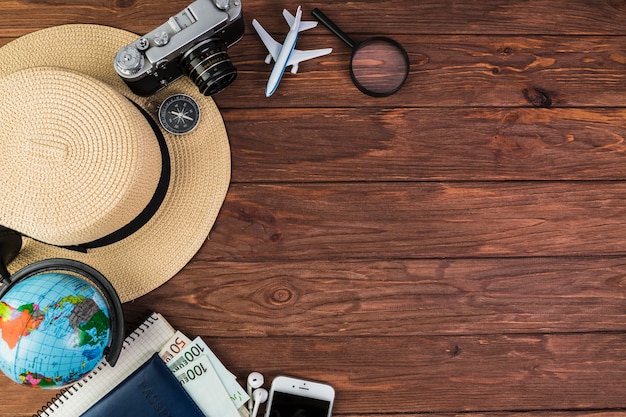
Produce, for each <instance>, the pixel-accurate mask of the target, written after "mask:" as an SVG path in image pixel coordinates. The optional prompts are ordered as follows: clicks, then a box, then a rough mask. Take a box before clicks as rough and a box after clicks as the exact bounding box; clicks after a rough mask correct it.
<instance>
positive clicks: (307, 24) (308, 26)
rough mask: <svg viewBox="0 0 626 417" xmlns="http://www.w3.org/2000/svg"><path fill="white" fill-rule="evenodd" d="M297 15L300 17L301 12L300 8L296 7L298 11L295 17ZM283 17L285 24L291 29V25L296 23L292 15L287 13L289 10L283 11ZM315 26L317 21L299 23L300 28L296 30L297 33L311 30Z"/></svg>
mask: <svg viewBox="0 0 626 417" xmlns="http://www.w3.org/2000/svg"><path fill="white" fill-rule="evenodd" d="M298 14H299V15H300V16H302V10H301V9H300V6H298V11H297V12H296V15H298ZM283 17H284V18H285V20H286V21H287V24H289V27H293V25H294V24H295V23H296V18H295V17H294V15H292V14H291V13H289V10H287V9H284V10H283ZM315 26H317V21H300V27H299V28H298V32H302V31H305V30H309V29H313V28H314V27H315Z"/></svg>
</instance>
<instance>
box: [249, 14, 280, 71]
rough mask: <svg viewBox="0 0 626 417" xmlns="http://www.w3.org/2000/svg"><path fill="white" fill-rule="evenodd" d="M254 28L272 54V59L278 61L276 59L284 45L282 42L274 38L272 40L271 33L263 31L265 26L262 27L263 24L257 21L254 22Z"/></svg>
mask: <svg viewBox="0 0 626 417" xmlns="http://www.w3.org/2000/svg"><path fill="white" fill-rule="evenodd" d="M252 26H253V27H254V29H255V30H256V32H257V33H258V34H259V37H260V38H261V40H262V41H263V43H264V44H265V47H266V48H267V51H268V52H269V53H270V55H271V56H272V58H274V61H276V58H277V57H278V54H279V53H280V50H281V48H282V47H283V45H282V44H281V43H280V42H276V41H275V40H274V38H272V36H271V35H270V34H269V33H267V31H266V30H265V29H263V26H261V24H260V23H259V22H258V21H257V20H256V19H254V20H252ZM267 62H269V61H267Z"/></svg>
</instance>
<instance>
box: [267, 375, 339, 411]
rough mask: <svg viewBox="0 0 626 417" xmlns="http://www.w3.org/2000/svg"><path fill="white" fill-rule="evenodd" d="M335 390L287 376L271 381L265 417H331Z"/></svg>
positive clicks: (326, 385) (317, 383)
mask: <svg viewBox="0 0 626 417" xmlns="http://www.w3.org/2000/svg"><path fill="white" fill-rule="evenodd" d="M334 400H335V390H334V389H333V387H331V386H330V385H328V384H323V383H320V382H314V381H307V380H305V379H299V378H293V377H289V376H277V377H276V378H274V380H273V381H272V386H271V387H270V392H269V397H268V400H267V405H266V408H265V417H331V414H332V408H333V402H334Z"/></svg>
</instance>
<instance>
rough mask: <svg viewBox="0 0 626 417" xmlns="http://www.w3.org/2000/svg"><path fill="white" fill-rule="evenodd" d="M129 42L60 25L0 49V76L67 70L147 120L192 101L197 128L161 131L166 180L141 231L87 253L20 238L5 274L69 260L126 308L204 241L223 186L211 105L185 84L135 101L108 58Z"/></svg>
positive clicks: (226, 174)
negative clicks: (171, 104) (185, 98)
mask: <svg viewBox="0 0 626 417" xmlns="http://www.w3.org/2000/svg"><path fill="white" fill-rule="evenodd" d="M135 39H137V35H136V34H133V33H130V32H127V31H124V30H120V29H115V28H111V27H107V26H99V25H64V26H56V27H52V28H48V29H43V30H40V31H37V32H33V33H30V34H28V35H25V36H22V37H20V38H18V39H16V40H14V41H12V42H10V43H8V44H7V45H5V46H3V47H1V48H0V62H2V65H1V66H0V77H2V76H4V75H7V74H10V73H12V72H15V71H18V70H21V69H25V68H31V67H39V66H49V67H58V68H67V69H70V70H73V71H77V72H80V73H83V74H85V75H88V76H90V77H93V78H96V79H98V80H100V81H102V82H104V83H106V84H108V85H110V86H112V87H114V88H115V89H116V90H118V91H119V92H120V93H121V94H123V95H125V96H126V97H128V98H130V99H131V100H133V101H134V102H135V103H137V104H138V105H140V106H141V107H143V108H144V109H146V110H148V112H149V113H151V114H152V115H153V116H155V110H156V108H158V105H159V104H160V103H161V102H163V100H165V99H166V98H167V97H169V96H171V95H173V94H178V93H182V94H187V95H189V96H192V97H193V98H195V100H196V101H197V102H198V104H199V106H200V112H201V116H200V122H199V124H198V126H197V127H196V128H195V129H194V130H193V131H192V132H190V133H188V134H186V135H184V136H175V135H172V134H170V133H168V132H167V131H165V130H163V129H162V132H163V136H164V137H165V140H166V142H167V147H168V150H169V153H170V158H171V164H172V172H171V181H170V185H169V189H168V191H167V194H166V196H165V199H164V201H163V203H162V204H161V207H160V208H159V210H158V211H157V212H156V214H155V215H154V216H153V217H152V218H151V219H150V220H149V221H148V222H147V223H146V224H145V225H144V226H143V227H142V228H141V229H140V230H138V231H137V232H135V233H134V234H132V235H131V236H129V237H127V238H125V239H123V240H120V241H118V242H116V243H113V244H110V245H107V246H103V247H100V248H95V249H90V250H89V251H88V252H87V253H80V252H75V251H72V250H68V249H63V248H59V247H56V246H52V245H48V244H45V243H41V242H38V241H35V240H32V239H28V238H25V239H24V242H23V247H22V250H21V251H20V253H19V255H18V257H17V258H16V259H15V260H14V261H13V262H11V264H10V265H9V266H8V269H9V271H10V272H11V273H13V272H15V271H16V270H18V269H20V268H22V267H24V266H26V265H28V264H30V263H33V262H36V261H39V260H43V259H48V258H68V259H75V260H78V261H81V262H84V263H86V264H88V265H90V266H92V267H93V268H96V269H97V270H99V271H100V272H101V273H102V274H103V275H104V276H105V277H106V278H107V279H108V280H109V281H110V282H111V284H112V285H113V286H114V288H115V289H116V291H117V292H118V294H119V296H120V299H121V300H122V301H123V302H126V301H130V300H133V299H135V298H137V297H140V296H142V295H144V294H146V293H148V292H150V291H152V290H153V289H155V288H157V287H158V286H160V285H162V284H163V283H165V282H166V281H167V280H169V279H170V278H171V277H173V276H174V275H175V274H176V273H178V272H179V271H180V270H181V269H182V268H183V267H184V266H185V265H186V264H187V263H188V262H189V261H190V260H191V258H192V257H193V256H194V255H195V254H196V252H197V251H198V250H199V249H200V247H201V246H202V244H203V243H204V242H205V240H206V239H207V237H208V234H209V231H210V230H211V228H212V226H213V223H214V222H215V219H216V217H217V214H218V212H219V210H220V208H221V206H222V204H223V202H224V198H225V196H226V192H227V190H228V186H229V184H230V166H231V165H230V146H229V142H228V136H227V134H226V129H225V127H224V122H223V120H222V117H221V115H220V112H219V110H218V109H217V107H216V105H215V103H214V102H213V100H212V99H211V98H210V97H205V96H203V95H202V94H200V92H199V91H198V89H197V87H196V86H195V85H194V84H193V83H192V82H191V81H190V80H189V79H187V78H186V77H182V78H181V79H179V80H177V81H176V82H174V83H172V84H171V85H169V86H168V87H166V88H164V89H163V90H161V91H159V92H158V93H156V94H155V95H153V96H150V97H139V96H136V95H134V94H133V93H132V92H131V91H130V89H129V88H128V87H127V86H126V84H125V83H124V82H123V81H122V80H121V78H120V77H119V76H118V75H117V73H116V72H115V70H114V69H113V58H114V57H115V54H116V52H117V51H118V50H119V48H121V47H122V46H124V45H127V44H129V43H130V42H132V41H134V40H135ZM155 118H156V116H155ZM155 140H156V139H155ZM51 186H53V184H51ZM2 198H10V196H2Z"/></svg>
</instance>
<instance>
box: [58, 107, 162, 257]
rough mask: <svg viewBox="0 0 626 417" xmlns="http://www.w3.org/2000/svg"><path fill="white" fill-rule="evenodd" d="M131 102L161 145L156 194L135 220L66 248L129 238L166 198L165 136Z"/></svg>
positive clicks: (79, 249) (82, 249) (79, 248)
mask: <svg viewBox="0 0 626 417" xmlns="http://www.w3.org/2000/svg"><path fill="white" fill-rule="evenodd" d="M131 103H133V104H134V105H135V107H137V109H139V111H140V112H141V114H143V116H144V117H145V118H146V120H147V121H148V124H150V127H151V128H152V130H153V131H154V135H155V136H156V138H157V141H158V142H159V147H160V149H161V160H162V163H161V177H160V178H159V183H158V184H157V187H156V190H155V191H154V195H153V196H152V199H151V200H150V202H149V203H148V205H147V206H146V207H145V208H144V209H143V211H142V212H141V213H139V215H138V216H137V217H135V218H134V219H133V220H131V221H130V222H129V223H128V224H126V225H125V226H122V227H121V228H120V229H118V230H116V231H114V232H112V233H110V234H108V235H106V236H104V237H101V238H99V239H96V240H93V241H91V242H87V243H82V244H80V245H72V246H61V247H62V248H65V249H70V250H73V251H77V252H87V250H88V249H93V248H99V247H102V246H106V245H110V244H112V243H115V242H119V241H120V240H122V239H125V238H127V237H128V236H130V235H132V234H133V233H135V232H136V231H138V230H139V229H141V228H142V227H143V226H144V225H145V224H146V223H147V222H148V220H150V219H151V218H152V216H154V214H155V213H156V212H157V210H158V209H159V207H161V203H162V202H163V200H164V199H165V195H166V194H167V189H168V187H169V185H170V176H171V171H172V168H171V162H170V154H169V151H168V149H167V143H166V142H165V137H164V136H163V133H162V132H161V129H159V126H158V125H157V123H156V122H155V121H154V119H152V117H151V116H150V115H149V114H148V112H146V111H145V110H144V109H142V108H141V107H140V106H139V105H138V104H137V103H135V102H133V101H132V100H131Z"/></svg>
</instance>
